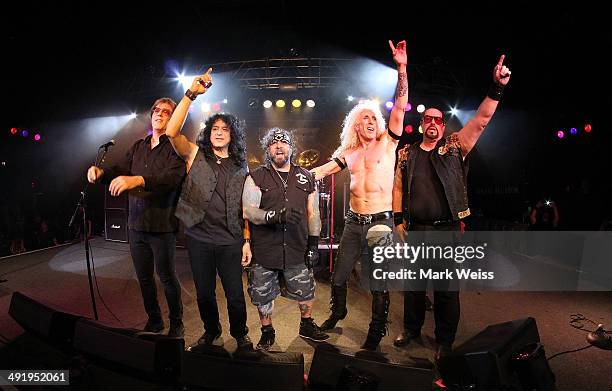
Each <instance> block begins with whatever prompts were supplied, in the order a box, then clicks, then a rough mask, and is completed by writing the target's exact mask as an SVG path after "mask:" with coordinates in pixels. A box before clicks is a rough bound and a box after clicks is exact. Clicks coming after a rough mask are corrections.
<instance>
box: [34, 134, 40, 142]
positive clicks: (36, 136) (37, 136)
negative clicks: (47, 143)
mask: <svg viewBox="0 0 612 391" xmlns="http://www.w3.org/2000/svg"><path fill="white" fill-rule="evenodd" d="M34 140H36V141H40V134H38V133H36V134H35V135H34Z"/></svg>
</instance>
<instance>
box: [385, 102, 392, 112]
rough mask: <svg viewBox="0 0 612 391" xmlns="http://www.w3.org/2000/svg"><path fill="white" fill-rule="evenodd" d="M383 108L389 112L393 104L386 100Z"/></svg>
mask: <svg viewBox="0 0 612 391" xmlns="http://www.w3.org/2000/svg"><path fill="white" fill-rule="evenodd" d="M385 107H386V108H387V110H391V109H392V108H393V102H391V101H390V100H388V101H387V102H385Z"/></svg>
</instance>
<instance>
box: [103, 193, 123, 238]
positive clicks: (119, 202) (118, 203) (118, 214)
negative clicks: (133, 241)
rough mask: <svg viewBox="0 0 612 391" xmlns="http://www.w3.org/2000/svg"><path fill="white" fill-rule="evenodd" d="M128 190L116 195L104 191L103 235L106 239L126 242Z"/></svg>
mask: <svg viewBox="0 0 612 391" xmlns="http://www.w3.org/2000/svg"><path fill="white" fill-rule="evenodd" d="M128 215H129V203H128V192H127V191H126V192H123V193H122V194H121V195H120V196H118V197H113V196H111V195H110V193H109V191H108V189H106V191H105V192H104V236H105V238H106V240H110V241H114V242H124V243H128V242H129V238H128Z"/></svg>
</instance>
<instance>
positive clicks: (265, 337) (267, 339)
mask: <svg viewBox="0 0 612 391" xmlns="http://www.w3.org/2000/svg"><path fill="white" fill-rule="evenodd" d="M275 337H276V333H275V332H274V327H272V325H269V326H263V327H262V328H261V338H259V342H258V343H257V349H258V350H266V351H268V350H270V348H271V347H272V345H274V340H275Z"/></svg>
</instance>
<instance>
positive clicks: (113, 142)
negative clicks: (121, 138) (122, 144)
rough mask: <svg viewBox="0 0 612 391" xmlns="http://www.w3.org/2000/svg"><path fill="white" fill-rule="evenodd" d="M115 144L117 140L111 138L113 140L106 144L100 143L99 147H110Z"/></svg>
mask: <svg viewBox="0 0 612 391" xmlns="http://www.w3.org/2000/svg"><path fill="white" fill-rule="evenodd" d="M113 145H115V140H111V141H109V142H107V143H106V144H102V145H100V148H98V149H102V148H108V147H110V146H113Z"/></svg>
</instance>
